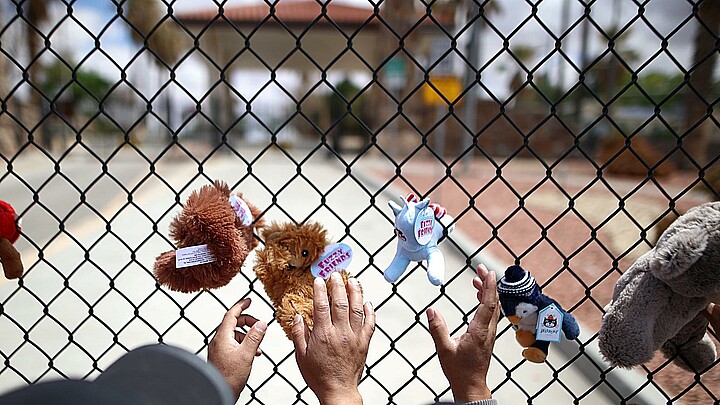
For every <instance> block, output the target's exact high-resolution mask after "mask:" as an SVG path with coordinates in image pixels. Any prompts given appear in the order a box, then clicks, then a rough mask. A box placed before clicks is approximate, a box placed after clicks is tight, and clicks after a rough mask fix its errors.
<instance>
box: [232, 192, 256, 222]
mask: <svg viewBox="0 0 720 405" xmlns="http://www.w3.org/2000/svg"><path fill="white" fill-rule="evenodd" d="M228 200H230V206H232V208H233V211H235V215H237V217H238V218H240V221H241V222H242V224H243V225H245V226H249V225H250V224H252V221H253V216H252V212H251V211H250V207H248V205H247V204H246V203H245V201H243V199H242V198H240V197H238V196H236V195H231V196H230V198H229V199H228Z"/></svg>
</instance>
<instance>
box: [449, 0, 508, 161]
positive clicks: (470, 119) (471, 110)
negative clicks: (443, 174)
mask: <svg viewBox="0 0 720 405" xmlns="http://www.w3.org/2000/svg"><path fill="white" fill-rule="evenodd" d="M452 3H454V4H455V7H458V6H459V7H461V10H463V11H464V12H465V13H464V14H465V15H464V16H462V15H459V14H462V13H458V12H457V10H456V12H455V19H456V25H458V23H459V21H457V19H458V18H461V19H464V22H465V23H466V24H470V39H469V40H468V43H467V48H466V51H465V56H466V57H467V58H468V60H469V61H470V66H469V67H468V68H467V69H466V70H465V87H466V88H469V90H468V92H467V93H466V94H465V97H464V98H463V102H464V106H463V111H462V116H463V119H464V121H465V125H467V126H468V127H469V128H470V129H471V130H472V131H475V127H476V124H477V91H476V88H475V86H477V85H478V80H477V72H478V69H479V68H480V58H481V41H482V36H483V35H482V33H483V29H485V26H486V20H485V18H483V16H484V17H486V18H488V17H490V16H492V15H496V14H500V13H501V12H502V9H501V8H500V6H499V3H498V2H497V1H491V0H486V1H485V2H483V3H480V5H479V6H477V4H476V3H475V2H474V1H472V0H453V1H452ZM476 15H478V16H479V18H477V20H474V18H475V16H476ZM463 17H464V18H463ZM476 64H477V65H476ZM462 139H463V144H462V150H461V152H464V151H466V150H468V149H469V148H470V146H471V145H472V137H470V136H463V137H462ZM467 156H468V157H470V156H472V155H471V154H468V155H467Z"/></svg>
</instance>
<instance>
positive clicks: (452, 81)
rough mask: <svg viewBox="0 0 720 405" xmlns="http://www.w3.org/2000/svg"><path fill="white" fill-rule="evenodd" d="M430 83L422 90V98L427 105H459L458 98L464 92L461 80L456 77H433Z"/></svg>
mask: <svg viewBox="0 0 720 405" xmlns="http://www.w3.org/2000/svg"><path fill="white" fill-rule="evenodd" d="M429 82H430V83H425V85H424V86H423V88H422V98H423V102H424V103H425V104H426V105H448V104H451V103H456V104H459V101H458V97H460V93H462V91H463V88H462V84H461V83H460V79H459V78H457V77H455V76H433V77H431V78H430V80H429ZM443 97H444V98H443ZM446 100H447V101H446Z"/></svg>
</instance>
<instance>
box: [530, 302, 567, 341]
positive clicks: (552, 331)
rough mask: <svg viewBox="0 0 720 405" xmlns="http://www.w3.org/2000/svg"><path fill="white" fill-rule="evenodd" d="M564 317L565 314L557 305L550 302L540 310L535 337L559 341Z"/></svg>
mask: <svg viewBox="0 0 720 405" xmlns="http://www.w3.org/2000/svg"><path fill="white" fill-rule="evenodd" d="M562 319H563V314H562V312H561V311H560V310H559V309H558V308H557V307H556V306H555V305H552V304H550V305H548V306H547V307H545V308H543V309H542V310H540V313H539V314H538V320H537V332H536V336H535V338H536V339H537V340H544V341H548V342H559V341H560V338H561V336H560V331H561V330H562Z"/></svg>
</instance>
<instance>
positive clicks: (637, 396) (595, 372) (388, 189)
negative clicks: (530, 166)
mask: <svg viewBox="0 0 720 405" xmlns="http://www.w3.org/2000/svg"><path fill="white" fill-rule="evenodd" d="M353 176H354V177H355V178H357V179H358V180H359V181H360V182H362V183H363V184H364V185H365V186H366V187H368V188H369V189H370V190H372V191H374V192H375V193H377V194H378V195H383V196H384V197H386V198H388V199H395V198H396V197H397V196H398V195H401V194H402V193H401V192H399V191H398V190H397V189H395V188H394V187H393V186H391V185H387V186H382V185H381V184H380V182H378V181H377V180H375V179H373V178H371V177H370V176H367V175H365V174H362V173H359V172H354V173H353ZM383 187H384V188H383ZM448 239H449V240H452V243H451V244H446V246H448V245H449V246H452V249H453V250H455V252H454V254H460V255H461V256H463V257H466V258H470V261H471V267H470V269H471V270H472V269H474V268H475V267H477V266H478V265H479V264H480V263H483V264H484V265H485V266H486V267H487V268H488V269H489V270H492V271H494V272H495V274H496V275H497V277H498V280H499V279H500V277H502V276H503V274H504V273H505V269H506V268H507V265H505V264H504V263H501V262H500V261H499V260H497V259H496V258H494V257H492V256H491V255H489V254H487V253H484V252H482V251H481V252H477V253H475V251H476V249H475V248H474V247H473V246H474V245H475V244H474V243H473V242H472V241H471V239H470V238H468V237H467V236H466V235H465V234H463V233H462V232H461V231H460V230H458V229H455V231H453V234H452V236H448ZM578 325H579V326H580V331H581V332H580V336H579V337H578V338H577V339H576V340H573V341H570V340H567V339H562V340H561V342H560V343H556V344H555V345H554V346H555V347H557V348H558V349H559V350H560V352H562V354H563V355H564V356H565V357H567V358H568V359H574V360H572V367H576V368H578V369H579V370H580V372H581V373H582V374H583V375H584V376H585V378H587V380H588V381H589V382H598V384H599V385H598V386H597V387H596V389H599V390H600V391H601V392H602V393H603V394H604V395H605V396H606V397H607V398H609V399H617V400H618V401H620V400H621V399H624V400H625V401H630V402H629V403H631V404H648V405H656V404H664V403H670V402H672V401H671V399H670V398H669V397H668V396H667V395H666V394H665V393H664V392H663V391H662V390H661V389H659V388H658V386H657V384H656V383H654V382H653V381H652V380H651V379H649V378H648V377H646V376H644V375H643V373H641V372H638V371H634V370H624V369H620V368H613V367H612V366H611V365H610V364H608V363H607V362H605V360H603V358H602V357H601V355H600V350H599V348H598V343H597V339H596V337H597V334H590V333H589V332H587V330H588V328H586V327H584V326H583V325H582V323H581V322H580V321H579V320H578ZM582 342H586V343H585V344H583V343H582ZM674 403H677V404H679V403H680V402H674Z"/></svg>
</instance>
